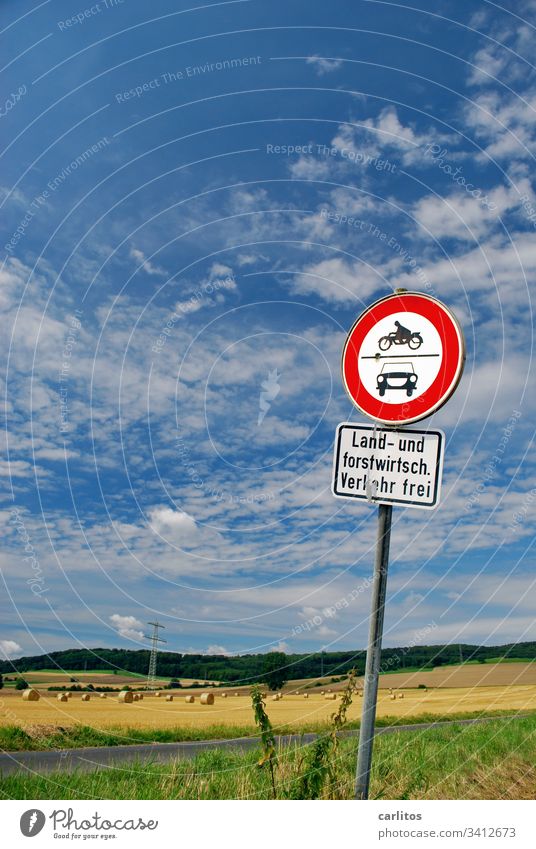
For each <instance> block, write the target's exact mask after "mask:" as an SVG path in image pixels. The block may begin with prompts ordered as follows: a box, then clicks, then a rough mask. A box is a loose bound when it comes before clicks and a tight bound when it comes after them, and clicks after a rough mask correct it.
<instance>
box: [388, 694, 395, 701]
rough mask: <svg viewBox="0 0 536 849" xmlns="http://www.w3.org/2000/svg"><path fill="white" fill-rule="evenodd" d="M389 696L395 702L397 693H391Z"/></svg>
mask: <svg viewBox="0 0 536 849" xmlns="http://www.w3.org/2000/svg"><path fill="white" fill-rule="evenodd" d="M389 698H390V699H391V701H393V702H394V700H395V699H396V696H395V694H394V693H391V695H390V696H389Z"/></svg>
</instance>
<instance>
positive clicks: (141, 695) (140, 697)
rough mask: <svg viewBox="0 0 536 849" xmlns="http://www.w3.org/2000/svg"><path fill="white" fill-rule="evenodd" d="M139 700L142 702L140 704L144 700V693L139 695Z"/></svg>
mask: <svg viewBox="0 0 536 849" xmlns="http://www.w3.org/2000/svg"><path fill="white" fill-rule="evenodd" d="M138 699H139V700H140V702H141V701H142V700H143V693H138Z"/></svg>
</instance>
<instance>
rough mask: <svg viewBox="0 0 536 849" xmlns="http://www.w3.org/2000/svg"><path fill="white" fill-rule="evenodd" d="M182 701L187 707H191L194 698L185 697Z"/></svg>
mask: <svg viewBox="0 0 536 849" xmlns="http://www.w3.org/2000/svg"><path fill="white" fill-rule="evenodd" d="M184 701H185V702H186V704H187V705H193V703H194V702H195V696H185V697H184Z"/></svg>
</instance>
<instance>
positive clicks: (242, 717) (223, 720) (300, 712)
mask: <svg viewBox="0 0 536 849" xmlns="http://www.w3.org/2000/svg"><path fill="white" fill-rule="evenodd" d="M177 695H178V693H177ZM2 699H3V700H4V702H3V707H4V709H3V711H2V713H1V715H0V725H13V724H15V725H20V726H21V727H23V728H26V727H28V726H33V725H36V724H38V725H48V726H63V727H68V726H72V725H75V724H80V723H82V724H84V725H91V726H93V727H94V728H98V729H106V728H112V727H117V726H120V725H125V726H127V725H128V726H130V727H132V728H147V729H151V728H171V727H177V726H179V727H181V728H203V727H206V726H207V725H231V726H250V727H251V728H253V715H252V710H251V702H250V698H249V696H242V695H240V696H237V697H235V698H233V699H221V698H218V694H217V692H216V693H215V703H214V705H213V706H212V707H211V709H210V711H207V709H206V707H204V706H202V705H200V704H199V703H198V700H197V699H196V701H195V703H194V704H187V703H186V702H185V700H184V698H176V699H175V700H174V701H173V702H166V701H165V700H164V699H158V698H156V696H154V695H146V696H145V698H144V699H143V701H136V702H133V703H132V704H121V703H120V702H118V701H117V700H116V699H111V698H109V699H99V698H93V699H91V701H90V702H89V703H87V702H82V701H81V700H80V699H70V700H69V701H68V702H67V703H65V702H58V701H57V699H56V694H55V693H47V692H46V691H41V699H40V700H39V701H38V702H25V701H23V700H22V698H21V695H20V693H15V692H10V693H6V691H5V690H4V691H3V694H2ZM334 704H335V703H334V702H330V701H326V700H325V699H324V697H323V696H321V695H320V694H319V693H315V692H311V693H310V696H309V698H308V699H307V700H304V699H303V697H302V696H295V695H289V694H288V693H286V694H285V698H284V699H282V700H279V701H272V700H271V699H268V701H267V711H268V714H269V715H270V718H271V720H272V722H273V723H274V724H275V725H276V726H277V727H278V728H284V727H288V728H293V729H297V728H299V727H300V725H302V724H305V723H321V722H326V721H327V720H328V719H329V717H330V716H331V714H332V713H333V710H334ZM361 704H362V701H361V700H360V699H355V700H354V703H353V705H352V706H351V708H350V710H349V714H348V716H349V719H350V720H351V721H355V720H358V719H359V718H360V714H361ZM501 710H503V711H507V710H516V711H530V710H536V686H527V685H516V686H507V687H477V688H452V689H450V690H449V689H445V688H438V689H437V690H428V691H424V690H405V691H404V699H403V700H400V699H395V700H391V698H390V695H389V692H388V691H385V690H383V691H380V693H379V699H378V717H380V718H381V717H396V718H398V719H399V720H403V719H404V717H416V716H419V715H422V714H434V715H436V716H445V717H446V718H448V716H449V715H453V714H457V713H460V712H474V711H481V712H484V713H485V712H486V711H501Z"/></svg>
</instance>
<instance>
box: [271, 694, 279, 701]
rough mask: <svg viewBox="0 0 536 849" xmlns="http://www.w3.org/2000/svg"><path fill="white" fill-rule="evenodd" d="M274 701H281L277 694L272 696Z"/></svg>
mask: <svg viewBox="0 0 536 849" xmlns="http://www.w3.org/2000/svg"><path fill="white" fill-rule="evenodd" d="M272 701H273V702H278V701H279V696H278V695H277V693H276V694H275V696H272Z"/></svg>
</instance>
